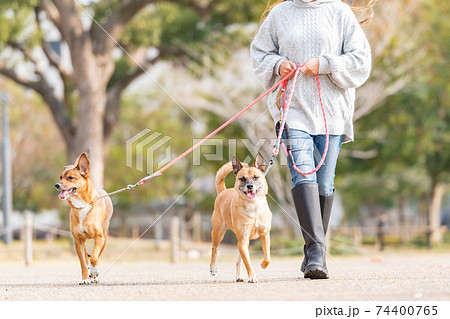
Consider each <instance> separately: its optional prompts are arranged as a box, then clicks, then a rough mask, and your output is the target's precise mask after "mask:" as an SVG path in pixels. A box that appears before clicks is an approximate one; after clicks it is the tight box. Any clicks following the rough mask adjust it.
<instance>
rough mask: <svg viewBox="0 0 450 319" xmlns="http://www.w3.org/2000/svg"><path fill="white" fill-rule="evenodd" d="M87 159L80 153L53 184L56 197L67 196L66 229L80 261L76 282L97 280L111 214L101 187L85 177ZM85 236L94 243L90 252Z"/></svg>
mask: <svg viewBox="0 0 450 319" xmlns="http://www.w3.org/2000/svg"><path fill="white" fill-rule="evenodd" d="M89 169H90V165H89V160H88V158H87V154H86V153H83V154H81V155H80V156H79V157H78V158H77V160H76V161H75V164H74V165H70V166H66V167H65V168H64V171H63V172H62V174H61V176H60V178H59V179H60V181H59V183H57V184H56V185H55V187H56V189H59V190H61V194H59V196H58V197H59V198H60V199H62V200H67V203H68V204H69V206H70V208H71V209H70V230H71V231H72V235H73V238H74V243H75V249H76V251H77V254H78V259H79V260H80V265H81V282H80V285H89V284H91V283H93V282H94V283H96V282H97V276H98V268H97V265H98V259H99V257H100V255H101V254H102V252H103V250H104V249H105V245H106V237H107V235H108V228H109V221H110V219H111V216H112V214H113V205H112V202H111V199H110V198H109V197H105V198H101V199H99V197H100V196H102V195H104V194H106V192H105V191H104V190H101V191H96V190H95V188H94V184H93V183H92V180H91V179H90V178H89ZM86 239H94V240H95V246H94V250H93V251H92V255H91V256H90V255H89V254H88V253H87V250H86V245H85V242H86Z"/></svg>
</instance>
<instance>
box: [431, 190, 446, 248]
mask: <svg viewBox="0 0 450 319" xmlns="http://www.w3.org/2000/svg"><path fill="white" fill-rule="evenodd" d="M444 193H445V187H444V185H443V184H441V183H438V182H434V183H433V186H432V190H431V203H430V209H429V213H430V224H429V227H430V230H431V243H432V244H438V243H441V242H442V233H441V229H440V227H441V203H442V198H443V197H444Z"/></svg>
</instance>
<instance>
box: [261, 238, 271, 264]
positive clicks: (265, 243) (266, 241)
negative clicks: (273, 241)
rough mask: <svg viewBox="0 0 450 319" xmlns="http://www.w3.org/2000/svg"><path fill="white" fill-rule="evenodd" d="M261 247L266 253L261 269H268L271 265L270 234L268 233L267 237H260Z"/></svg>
mask: <svg viewBox="0 0 450 319" xmlns="http://www.w3.org/2000/svg"><path fill="white" fill-rule="evenodd" d="M260 240H261V246H262V249H263V252H264V259H263V261H262V263H261V267H262V268H263V269H266V268H267V266H269V264H270V261H271V260H270V233H269V232H267V234H265V235H261V236H260Z"/></svg>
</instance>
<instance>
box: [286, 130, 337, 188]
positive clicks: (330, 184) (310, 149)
mask: <svg viewBox="0 0 450 319" xmlns="http://www.w3.org/2000/svg"><path fill="white" fill-rule="evenodd" d="M289 131H290V133H291V144H292V155H293V157H294V163H295V165H296V166H297V167H298V168H299V169H300V170H302V171H303V172H310V171H312V170H314V168H316V166H317V164H318V163H319V162H320V159H321V158H322V154H323V151H324V148H325V135H309V134H308V133H306V132H304V131H301V130H295V129H290V130H289ZM283 138H284V139H285V138H286V137H285V135H284V133H283ZM285 142H286V140H285ZM341 145H342V136H341V135H329V142H328V152H327V156H326V157H325V161H324V162H323V164H322V166H321V167H320V169H319V170H318V171H317V172H315V173H313V174H311V175H302V174H300V173H298V172H297V171H295V170H294V168H293V167H292V164H291V162H290V161H288V162H289V170H290V171H291V175H292V183H293V184H294V187H295V186H297V185H298V184H301V183H317V184H318V185H319V194H320V195H322V196H330V195H333V194H334V175H335V170H336V164H337V159H338V156H339V149H340V148H341Z"/></svg>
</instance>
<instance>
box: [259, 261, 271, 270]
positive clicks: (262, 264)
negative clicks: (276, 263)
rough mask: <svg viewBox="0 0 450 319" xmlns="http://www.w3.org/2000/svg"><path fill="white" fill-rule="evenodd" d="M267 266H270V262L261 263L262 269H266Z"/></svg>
mask: <svg viewBox="0 0 450 319" xmlns="http://www.w3.org/2000/svg"><path fill="white" fill-rule="evenodd" d="M269 264H270V260H263V261H262V263H261V267H262V269H266V268H267V266H269Z"/></svg>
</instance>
